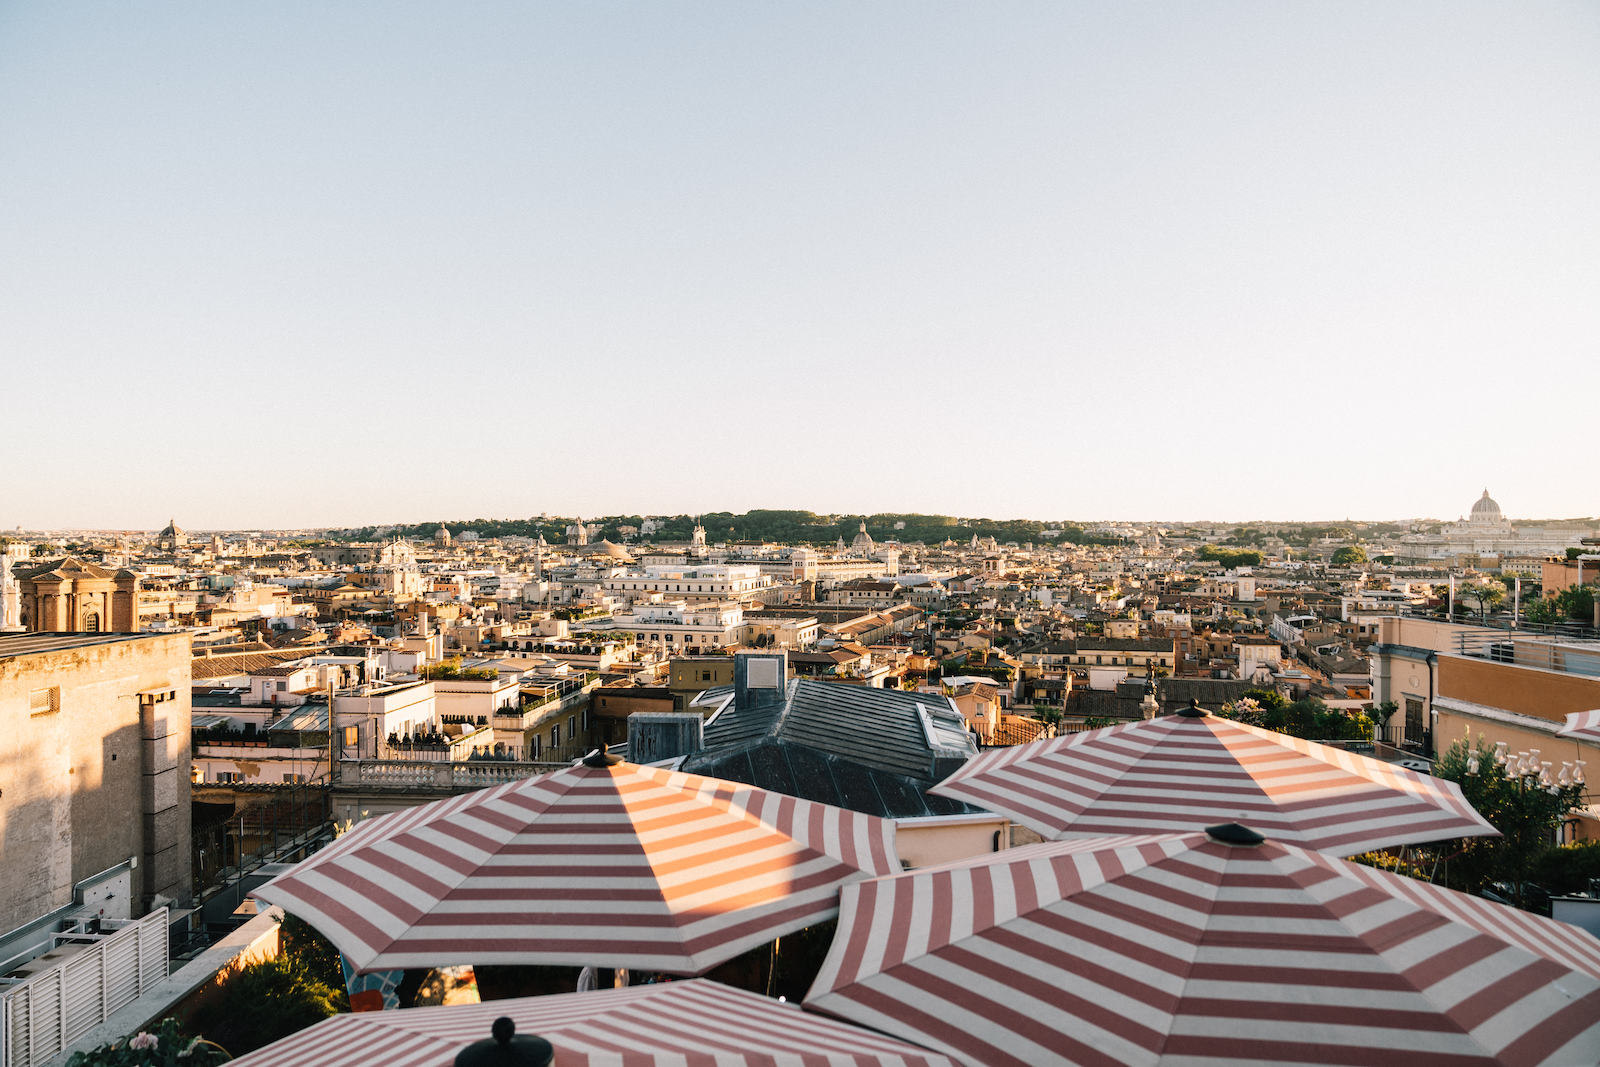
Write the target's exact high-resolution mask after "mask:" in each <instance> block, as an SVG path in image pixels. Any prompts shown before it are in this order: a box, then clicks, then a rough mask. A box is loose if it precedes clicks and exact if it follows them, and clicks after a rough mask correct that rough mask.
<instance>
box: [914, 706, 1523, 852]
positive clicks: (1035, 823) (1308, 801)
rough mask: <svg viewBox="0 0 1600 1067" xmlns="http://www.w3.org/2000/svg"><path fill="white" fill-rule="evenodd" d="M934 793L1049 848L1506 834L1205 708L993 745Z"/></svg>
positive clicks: (1377, 844) (1353, 763)
mask: <svg viewBox="0 0 1600 1067" xmlns="http://www.w3.org/2000/svg"><path fill="white" fill-rule="evenodd" d="M929 792H930V793H937V794H939V795H940V796H947V797H955V798H956V799H959V800H965V801H968V802H970V803H972V804H976V805H978V806H979V807H982V808H986V809H988V810H989V811H994V812H999V813H1001V814H1003V815H1007V816H1009V817H1011V818H1012V819H1015V820H1016V821H1017V822H1020V823H1022V824H1023V825H1025V826H1028V827H1031V828H1032V829H1034V830H1037V831H1038V832H1039V833H1041V834H1043V835H1044V836H1045V837H1047V838H1061V837H1069V836H1079V835H1086V834H1088V835H1093V834H1142V833H1166V832H1171V831H1178V830H1199V829H1203V828H1204V827H1207V826H1210V825H1213V824H1215V823H1222V822H1234V821H1239V822H1246V823H1249V824H1250V825H1251V826H1254V827H1257V828H1259V829H1260V830H1261V832H1262V833H1265V834H1267V835H1268V836H1270V837H1272V838H1273V839H1274V840H1277V841H1282V842H1284V843H1286V844H1295V845H1303V846H1305V847H1306V848H1315V849H1320V850H1322V851H1324V852H1334V853H1337V854H1338V855H1341V856H1350V855H1355V854H1356V853H1359V852H1365V851H1367V850H1369V849H1374V848H1383V847H1387V846H1391V845H1405V844H1413V843H1416V842H1421V841H1440V840H1444V839H1446V838H1453V837H1475V836H1480V835H1489V834H1497V833H1498V832H1499V831H1497V830H1496V829H1495V828H1494V827H1493V826H1491V825H1490V824H1489V823H1488V821H1487V820H1485V819H1484V818H1483V817H1482V816H1481V815H1479V814H1478V813H1477V812H1476V811H1474V810H1473V808H1472V805H1470V804H1468V803H1467V799H1466V797H1464V796H1462V795H1461V788H1460V787H1459V786H1457V785H1456V784H1455V783H1453V782H1446V781H1443V780H1442V779H1438V778H1431V777H1429V776H1427V775H1423V774H1418V773H1416V772H1415V771H1408V770H1405V769H1403V768H1400V767H1395V766H1393V765H1391V764H1388V763H1384V762H1383V761H1382V760H1375V759H1372V758H1370V757H1368V756H1361V755H1357V754H1355V753H1352V752H1346V751H1344V750H1343V749H1339V748H1333V747H1331V746H1329V745H1320V744H1317V743H1316V742H1315V741H1304V740H1301V739H1300V738H1298V737H1290V736H1289V735H1288V734H1280V733H1275V732H1273V731H1271V730H1262V729H1260V728H1258V727H1254V726H1247V725H1245V724H1244V723H1241V722H1235V721H1234V720H1232V719H1223V718H1218V717H1217V716H1215V715H1207V714H1206V713H1205V712H1203V711H1201V710H1200V709H1199V708H1193V709H1190V710H1186V711H1184V712H1180V713H1179V714H1177V715H1166V716H1162V717H1160V718H1155V719H1146V720H1142V721H1139V722H1131V723H1124V724H1121V725H1118V726H1110V727H1106V728H1104V729H1100V730H1088V731H1085V732H1083V733H1076V734H1068V735H1067V736H1065V737H1057V738H1051V739H1048V740H1044V741H1034V742H1031V743H1029V744H1026V745H1018V746H1016V747H1014V748H999V749H993V750H991V751H989V752H985V753H982V754H980V755H979V756H978V757H977V758H975V759H973V760H970V761H968V762H967V763H966V765H965V766H963V767H962V768H961V769H960V770H958V771H956V772H955V773H954V774H952V775H951V776H950V777H948V778H946V779H945V780H944V781H943V782H940V783H939V784H938V785H936V786H934V787H933V788H932V789H930V790H929Z"/></svg>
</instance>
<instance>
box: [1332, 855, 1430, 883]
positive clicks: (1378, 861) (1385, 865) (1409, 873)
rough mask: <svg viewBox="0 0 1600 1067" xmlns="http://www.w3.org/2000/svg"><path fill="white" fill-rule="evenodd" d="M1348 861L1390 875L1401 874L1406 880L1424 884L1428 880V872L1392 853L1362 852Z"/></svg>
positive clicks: (1420, 866) (1409, 860) (1411, 861)
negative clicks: (1418, 881)
mask: <svg viewBox="0 0 1600 1067" xmlns="http://www.w3.org/2000/svg"><path fill="white" fill-rule="evenodd" d="M1350 861H1351V862H1352V863H1359V864H1361V865H1362V866H1363V867H1376V868H1377V869H1378V870H1380V871H1388V872H1390V873H1391V874H1403V875H1405V876H1406V877H1407V878H1418V879H1421V880H1422V881H1424V882H1426V881H1429V880H1430V879H1429V877H1428V874H1429V872H1428V871H1427V870H1426V869H1425V868H1424V867H1423V866H1422V865H1421V864H1419V863H1416V862H1414V861H1413V860H1411V859H1405V858H1402V857H1401V856H1396V855H1395V854H1393V853H1392V852H1363V853H1362V854H1361V855H1359V856H1351V857H1350Z"/></svg>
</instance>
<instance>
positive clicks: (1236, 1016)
mask: <svg viewBox="0 0 1600 1067" xmlns="http://www.w3.org/2000/svg"><path fill="white" fill-rule="evenodd" d="M806 1007H808V1008H812V1009H815V1010H818V1011H821V1012H824V1013H826V1014H829V1015H833V1016H836V1017H839V1018H843V1019H848V1020H850V1021H852V1022H858V1023H861V1024H863V1025H866V1026H870V1027H873V1028H875V1029H880V1030H883V1031H884V1032H886V1033H892V1034H896V1035H898V1036H900V1037H903V1038H905V1039H907V1040H908V1041H914V1042H917V1043H918V1044H925V1045H928V1046H930V1047H933V1048H938V1049H941V1050H943V1051H945V1052H948V1053H949V1054H950V1055H951V1056H953V1057H955V1058H957V1059H959V1060H962V1061H964V1062H966V1063H974V1064H979V1063H981V1064H986V1065H989V1067H1002V1065H1014V1067H1045V1065H1049V1064H1078V1065H1097V1067H1109V1065H1151V1064H1157V1065H1175V1064H1198V1063H1211V1064H1239V1063H1274V1064H1285V1063H1296V1064H1330V1063H1337V1064H1394V1063H1406V1064H1417V1065H1422V1064H1444V1063H1449V1064H1467V1063H1500V1064H1579V1063H1583V1064H1593V1063H1600V941H1597V940H1596V939H1595V938H1594V937H1593V936H1591V935H1590V934H1588V933H1585V932H1584V931H1582V930H1580V929H1578V928H1577V927H1573V926H1569V925H1567V924H1565V923H1558V922H1555V921H1553V920H1551V919H1545V918H1542V917H1539V916H1535V915H1530V914H1528V913H1526V912H1522V911H1517V910H1515V909H1513V908H1509V907H1506V906H1504V905H1500V904H1493V903H1490V902H1489V901H1486V900H1481V899H1479V898H1476V897H1469V896H1467V895H1465V894H1462V893H1457V892H1455V891H1453V890H1449V889H1443V888H1440V887H1438V886H1434V885H1430V884H1428V883H1426V882H1422V881H1418V880H1415V879H1410V878H1405V877H1401V876H1399V875H1394V874H1390V873H1388V872H1386V871H1379V870H1374V869H1372V868H1369V867H1363V866H1360V865H1358V864H1355V863H1350V862H1348V861H1346V860H1342V859H1338V858H1336V857H1333V856H1329V855H1326V854H1324V853H1320V852H1314V851H1311V850H1309V849H1302V848H1296V847H1293V846H1290V845H1281V844H1275V843H1273V842H1270V841H1269V842H1265V843H1262V839H1261V838H1260V836H1259V835H1256V834H1254V833H1253V832H1251V831H1248V830H1244V828H1243V827H1240V826H1238V825H1237V824H1229V825H1227V826H1220V827H1213V828H1212V830H1211V831H1209V832H1202V833H1191V834H1166V835H1146V836H1142V837H1139V836H1125V837H1111V838H1100V839H1075V840H1071V841H1056V842H1046V843H1044V844H1041V845H1030V846H1026V847H1023V848H1018V849H1011V850H1009V851H1005V852H1001V853H998V854H995V855H993V856H990V857H985V858H984V859H982V860H972V861H967V862H963V863H957V864H948V865H945V866H941V867H929V868H925V869H922V870H916V871H909V872H906V873H904V874H900V875H896V876H893V877H889V878H879V879H875V880H873V881H870V882H863V883H860V884H858V885H854V886H850V887H849V888H847V889H846V890H845V891H844V894H843V911H842V913H841V916H840V920H839V932H838V935H837V936H836V937H835V939H834V942H833V947H832V949H831V950H830V952H829V955H828V958H827V960H826V961H825V962H824V963H823V966H822V971H821V973H820V974H819V975H818V977H817V981H816V984H815V985H814V986H813V987H812V989H811V992H810V993H809V994H808V995H807V997H806Z"/></svg>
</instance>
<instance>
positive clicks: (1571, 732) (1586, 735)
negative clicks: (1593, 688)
mask: <svg viewBox="0 0 1600 1067" xmlns="http://www.w3.org/2000/svg"><path fill="white" fill-rule="evenodd" d="M1556 736H1557V737H1573V738H1577V739H1578V740H1579V741H1600V708H1597V709H1595V710H1594V711H1575V712H1573V713H1572V714H1571V715H1568V716H1567V723H1566V725H1565V726H1563V727H1562V728H1561V729H1559V730H1557V731H1556Z"/></svg>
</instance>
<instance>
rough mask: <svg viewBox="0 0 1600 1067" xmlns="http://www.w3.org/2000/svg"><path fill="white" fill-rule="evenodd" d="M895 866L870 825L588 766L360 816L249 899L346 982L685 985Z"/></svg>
mask: <svg viewBox="0 0 1600 1067" xmlns="http://www.w3.org/2000/svg"><path fill="white" fill-rule="evenodd" d="M608 759H610V760H611V762H610V763H609V764H608V763H607V760H608ZM899 869H900V864H899V861H898V860H897V859H896V856H895V849H894V824H893V823H892V822H889V821H887V820H884V819H878V818H874V817H872V816H870V815H862V814H859V813H857V812H852V811H844V810H842V809H839V808H833V807H829V806H827V805H824V804H816V803H812V802H809V801H805V800H799V799H796V798H794V797H788V796H783V795H782V794H779V793H770V792H767V791H765V790H762V789H756V788H753V787H751V786H748V785H741V784H738V783H734V782H724V781H721V780H718V779H715V778H703V777H699V776H696V775H689V774H680V773H677V772H673V771H665V770H661V769H658V768H654V767H643V766H639V765H637V764H631V763H623V762H620V761H616V760H615V759H614V757H604V756H600V757H591V759H590V760H589V761H586V762H585V763H583V764H579V765H577V766H574V767H569V768H565V769H563V770H560V771H556V772H555V773H553V774H547V775H542V776H540V777H537V778H529V779H525V780H522V781H518V782H512V783H508V784H506V785H503V786H496V787H493V788H490V789H484V790H480V791H478V792H474V793H467V794H463V795H461V796H456V797H451V798H449V799H446V800H441V801H437V802H435V803H432V804H425V805H422V806H420V807H417V808H412V809H409V810H407V811H401V812H396V813H394V814H392V815H386V816H383V817H381V818H378V819H374V820H372V821H371V822H369V823H365V824H363V825H361V826H359V827H357V828H356V829H355V831H354V832H352V833H350V834H348V835H346V836H345V837H343V838H341V839H340V840H338V841H337V842H335V843H334V844H333V845H331V846H330V847H328V848H326V849H324V850H323V851H321V852H319V853H317V854H316V855H314V856H312V857H311V858H310V859H308V860H306V861H305V862H303V863H300V864H298V865H297V866H296V867H295V868H294V869H293V870H292V871H288V872H286V873H285V874H282V875H280V876H279V877H277V878H275V879H273V880H272V881H271V882H268V883H267V884H266V885H264V886H262V887H261V888H260V889H257V890H256V891H255V893H254V895H255V896H257V897H259V898H261V899H262V900H265V901H267V902H269V903H272V904H277V905H280V906H282V907H283V908H284V910H285V911H288V912H290V913H292V914H294V915H298V916H300V917H301V918H303V919H305V920H306V921H307V922H309V923H310V924H311V925H312V926H314V927H316V928H317V929H318V930H320V931H321V932H322V933H323V934H324V935H325V936H327V938H328V939H329V940H330V941H332V942H333V943H334V944H335V945H337V946H338V947H339V949H340V951H342V952H343V953H344V954H345V956H346V957H347V958H348V959H349V960H350V961H351V963H352V964H354V965H355V967H356V968H357V969H359V970H363V971H370V970H379V969H385V968H404V967H437V966H446V965H452V964H466V963H476V964H572V965H584V964H594V965H596V966H604V967H631V968H639V969H642V970H650V971H669V972H672V973H676V974H698V973H700V972H702V971H705V970H707V969H709V968H711V967H713V966H715V965H716V964H718V963H721V962H722V961H724V960H727V959H731V958H732V957H734V956H737V955H738V954H739V953H741V952H744V951H746V950H748V949H751V948H754V947H756V946H758V945H760V944H763V943H764V942H767V941H771V940H772V939H773V938H775V937H778V936H780V935H782V934H785V933H788V932H790V931H793V930H798V929H800V928H802V927H805V926H810V925H811V924H813V923H816V922H819V921H821V920H824V919H828V918H831V917H832V916H833V915H835V914H837V912H838V909H839V887H840V886H841V885H843V884H845V883H846V882H851V881H855V880H857V879H860V878H865V877H871V876H874V875H881V874H888V873H891V872H893V871H897V870H899Z"/></svg>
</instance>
